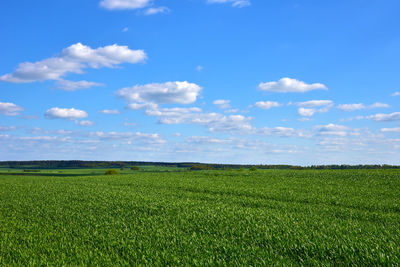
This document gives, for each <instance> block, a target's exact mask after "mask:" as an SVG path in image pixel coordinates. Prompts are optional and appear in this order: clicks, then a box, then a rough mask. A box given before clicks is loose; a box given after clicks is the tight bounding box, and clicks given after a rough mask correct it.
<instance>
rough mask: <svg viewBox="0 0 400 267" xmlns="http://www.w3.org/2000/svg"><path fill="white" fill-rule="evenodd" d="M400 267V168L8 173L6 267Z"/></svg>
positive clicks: (0, 194) (2, 181) (0, 180)
mask: <svg viewBox="0 0 400 267" xmlns="http://www.w3.org/2000/svg"><path fill="white" fill-rule="evenodd" d="M89 174H90V173H89ZM399 263H400V171H399V170H298V171H295V170H258V171H248V170H245V171H235V170H233V171H185V172H151V171H147V172H132V173H128V174H120V175H115V176H112V175H109V176H105V175H93V176H90V175H84V176H83V175H82V176H79V175H74V176H62V175H59V176H40V175H39V174H38V175H37V176H35V175H34V174H32V175H29V176H22V175H7V174H1V175H0V265H13V266H15V265H103V266H104V265H115V264H118V265H129V264H132V265H137V264H143V265H149V266H151V265H166V264H173V265H187V264H190V265H203V266H204V265H226V266H232V265H270V264H279V265H282V264H286V265H338V264H346V265H349V264H354V265H369V266H371V265H394V266H398V265H399Z"/></svg>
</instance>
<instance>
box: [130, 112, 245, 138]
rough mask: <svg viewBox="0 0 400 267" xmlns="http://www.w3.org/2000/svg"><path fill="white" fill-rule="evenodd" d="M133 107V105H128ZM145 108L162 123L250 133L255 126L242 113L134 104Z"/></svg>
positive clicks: (216, 130) (212, 130) (148, 113)
mask: <svg viewBox="0 0 400 267" xmlns="http://www.w3.org/2000/svg"><path fill="white" fill-rule="evenodd" d="M128 107H130V108H132V105H130V106H128ZM139 108H142V109H145V114H146V115H148V116H155V117H158V121H159V123H161V124H198V125H202V126H205V127H207V128H208V130H209V131H211V132H240V133H245V132H246V133H248V132H250V131H251V130H252V129H253V128H252V126H251V125H250V120H251V119H252V118H250V117H245V116H242V115H229V116H227V115H223V114H220V113H203V112H202V109H201V108H198V107H190V108H160V107H158V105H141V106H140V105H139V106H137V105H134V106H133V109H139Z"/></svg>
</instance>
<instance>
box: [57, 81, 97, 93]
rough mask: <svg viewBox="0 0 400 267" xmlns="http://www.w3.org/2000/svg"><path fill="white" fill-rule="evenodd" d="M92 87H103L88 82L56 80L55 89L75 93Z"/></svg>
mask: <svg viewBox="0 0 400 267" xmlns="http://www.w3.org/2000/svg"><path fill="white" fill-rule="evenodd" d="M94 86H104V84H102V83H96V82H88V81H76V82H75V81H67V80H63V79H61V80H58V81H57V88H58V89H61V90H65V91H76V90H79V89H87V88H90V87H94Z"/></svg>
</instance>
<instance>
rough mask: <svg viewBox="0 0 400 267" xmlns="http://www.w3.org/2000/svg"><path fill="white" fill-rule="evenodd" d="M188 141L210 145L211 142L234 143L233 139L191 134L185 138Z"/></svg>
mask: <svg viewBox="0 0 400 267" xmlns="http://www.w3.org/2000/svg"><path fill="white" fill-rule="evenodd" d="M185 141H186V142H187V143H191V144H199V145H210V144H229V143H232V139H222V138H216V137H211V136H191V137H187V138H185Z"/></svg>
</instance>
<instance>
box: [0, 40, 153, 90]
mask: <svg viewBox="0 0 400 267" xmlns="http://www.w3.org/2000/svg"><path fill="white" fill-rule="evenodd" d="M146 58H147V55H146V53H145V52H144V51H143V50H131V49H129V48H128V47H127V46H119V45H117V44H114V45H109V46H104V47H99V48H96V49H92V48H90V47H89V46H86V45H83V44H81V43H77V44H74V45H71V46H70V47H67V48H65V49H64V50H63V51H62V52H61V54H60V55H58V56H56V57H51V58H47V59H44V60H42V61H37V62H33V63H32V62H24V63H21V64H19V66H18V68H17V69H16V70H15V71H14V72H13V73H9V74H5V75H3V76H1V77H0V80H1V81H4V82H12V83H29V82H35V81H45V80H61V79H62V77H63V76H65V75H67V74H68V73H78V74H81V73H83V70H84V69H86V68H101V67H108V68H112V67H115V66H117V65H120V64H122V63H132V64H133V63H139V62H144V61H145V60H146ZM82 82H83V81H81V82H78V85H84V84H85V83H82ZM72 83H73V82H72ZM79 83H80V84H79ZM61 85H63V82H62V81H61ZM68 85H71V82H70V83H68V82H67V88H68ZM87 85H88V84H87V82H86V86H87ZM75 86H76V84H75ZM72 87H74V86H72Z"/></svg>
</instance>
